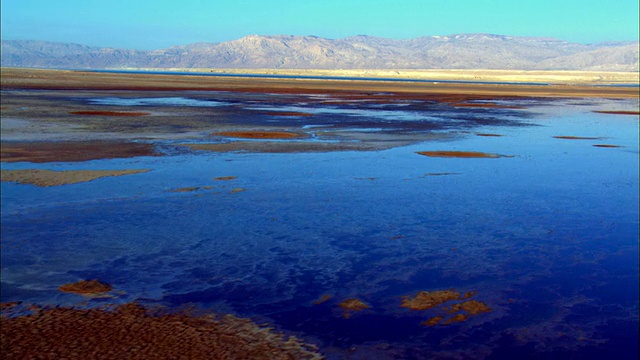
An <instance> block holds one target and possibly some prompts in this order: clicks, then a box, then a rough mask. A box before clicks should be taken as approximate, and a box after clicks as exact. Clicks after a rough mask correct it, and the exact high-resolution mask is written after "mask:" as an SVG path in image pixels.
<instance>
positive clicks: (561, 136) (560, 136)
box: [553, 135, 602, 140]
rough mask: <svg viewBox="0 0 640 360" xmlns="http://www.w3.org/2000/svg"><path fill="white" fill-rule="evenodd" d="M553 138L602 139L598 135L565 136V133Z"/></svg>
mask: <svg viewBox="0 0 640 360" xmlns="http://www.w3.org/2000/svg"><path fill="white" fill-rule="evenodd" d="M553 138H554V139H563V140H601V139H602V138H600V137H584V136H565V135H559V136H554V137H553Z"/></svg>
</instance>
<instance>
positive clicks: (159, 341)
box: [1, 304, 322, 360]
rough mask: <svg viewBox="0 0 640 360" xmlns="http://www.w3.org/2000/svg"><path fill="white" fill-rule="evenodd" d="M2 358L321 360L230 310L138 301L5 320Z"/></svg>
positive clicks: (309, 350)
mask: <svg viewBox="0 0 640 360" xmlns="http://www.w3.org/2000/svg"><path fill="white" fill-rule="evenodd" d="M1 335H2V336H1V345H2V353H3V354H2V355H3V356H2V357H3V359H7V360H10V359H36V358H48V359H178V358H180V359H321V358H322V355H321V354H319V353H318V352H317V348H316V347H315V346H313V345H309V344H305V343H303V342H302V341H300V340H299V339H297V338H295V337H289V338H285V337H284V336H283V335H282V334H277V333H274V332H273V331H271V330H270V329H267V328H261V327H259V326H257V325H256V324H255V323H253V322H251V321H249V320H246V319H240V318H237V317H234V316H231V315H226V316H224V317H221V318H215V317H214V316H212V315H208V316H200V317H196V316H190V315H188V314H180V313H178V314H166V313H165V314H157V313H156V314H153V313H151V312H150V311H148V310H147V309H145V308H143V307H141V306H140V305H137V304H125V305H122V306H119V307H117V308H115V309H113V310H111V311H109V310H105V309H89V310H81V309H72V308H54V309H45V310H40V311H37V312H36V313H35V314H33V315H28V316H19V317H10V318H3V319H2V327H1Z"/></svg>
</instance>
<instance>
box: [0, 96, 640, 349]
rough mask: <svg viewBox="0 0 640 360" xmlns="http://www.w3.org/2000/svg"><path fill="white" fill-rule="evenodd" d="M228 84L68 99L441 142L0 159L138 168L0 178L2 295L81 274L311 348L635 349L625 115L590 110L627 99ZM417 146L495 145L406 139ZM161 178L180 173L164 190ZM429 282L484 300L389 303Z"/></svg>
mask: <svg viewBox="0 0 640 360" xmlns="http://www.w3.org/2000/svg"><path fill="white" fill-rule="evenodd" d="M229 96H231V95H224V94H219V96H218V95H215V94H213V95H211V96H210V97H209V98H208V99H206V100H203V99H197V98H195V97H192V96H190V95H189V93H185V94H184V96H180V97H170V98H151V99H150V98H145V97H139V98H136V97H132V96H128V97H118V96H105V97H103V98H93V99H85V100H86V101H87V102H88V103H90V102H92V103H94V104H97V103H99V104H102V105H112V106H119V107H122V106H127V107H135V108H136V109H138V108H139V107H144V106H158V105H163V106H177V107H185V106H186V107H203V108H205V107H225V106H226V107H229V106H235V107H243V108H246V109H250V110H252V111H256V110H259V111H261V112H263V113H264V112H268V111H270V110H274V111H304V112H309V113H312V114H314V116H313V117H309V118H304V119H302V118H301V119H290V118H287V119H281V120H280V121H281V122H282V123H284V122H287V125H291V123H292V122H297V125H298V126H301V127H302V126H306V127H307V128H313V127H314V126H341V125H344V124H346V125H345V126H346V127H351V128H354V129H361V130H362V129H373V130H371V131H379V130H384V131H387V132H390V133H393V131H395V130H398V129H400V130H404V131H407V130H411V131H414V130H415V131H436V132H447V133H448V134H449V135H451V136H448V137H446V138H443V139H441V140H438V141H425V142H418V143H414V144H412V145H408V146H401V147H396V148H392V149H388V150H380V151H363V152H355V151H344V152H328V153H284V154H268V153H242V152H232V153H214V152H191V153H185V152H180V151H178V152H173V153H170V154H168V155H167V156H164V157H153V158H151V157H149V158H147V157H141V158H134V159H124V160H123V159H111V160H95V161H89V162H84V163H50V164H31V163H11V164H8V163H7V164H3V169H26V168H29V169H34V168H41V169H52V170H67V169H143V168H149V169H151V170H152V171H150V172H148V173H143V174H137V175H132V176H123V177H113V178H104V179H99V180H95V181H92V182H87V183H81V184H75V185H65V186H57V187H49V188H40V187H35V186H31V185H18V184H14V183H2V255H1V256H2V301H18V300H19V301H24V302H28V303H38V304H51V305H54V304H55V305H77V304H78V303H79V302H80V301H81V300H82V299H79V298H80V297H79V296H77V295H73V294H65V293H61V292H59V291H58V290H57V287H58V286H59V285H60V284H64V283H69V282H75V281H78V280H79V279H94V278H96V279H101V280H102V281H104V282H107V283H110V284H112V285H113V286H114V288H116V289H117V290H121V291H123V294H121V295H119V297H118V298H116V299H107V300H100V299H95V300H91V301H90V305H91V304H92V305H100V304H102V303H105V302H109V303H124V302H128V301H132V300H138V301H142V302H144V303H148V304H162V305H165V306H170V307H179V306H182V305H185V304H196V305H197V306H198V307H200V308H203V309H209V310H213V311H217V312H229V313H234V314H237V315H240V316H244V317H250V318H252V319H254V320H256V321H257V322H259V323H269V324H271V325H272V326H274V327H275V328H276V329H278V330H280V331H284V332H286V333H289V334H295V335H296V336H298V337H301V338H303V339H305V340H306V341H309V342H312V343H316V344H318V345H319V346H320V348H321V351H323V352H324V353H326V354H327V356H328V357H329V358H336V359H339V358H362V359H367V358H369V359H370V358H381V359H385V358H406V359H411V358H444V359H449V358H451V359H456V358H461V359H466V358H472V359H474V358H477V359H542V358H546V359H552V358H553V359H555V358H558V359H560V358H574V359H602V358H607V357H608V358H612V359H613V358H616V359H635V358H637V356H638V117H637V116H622V115H608V114H598V113H593V112H592V110H601V109H611V108H630V109H633V108H634V107H635V108H636V109H637V100H599V99H596V100H571V99H569V100H553V101H551V100H520V101H514V103H517V104H518V105H526V106H528V109H525V110H517V111H516V110H509V109H484V108H460V109H458V110H451V109H449V110H446V111H445V110H442V111H439V110H437V109H435V110H433V109H432V110H430V111H423V110H421V109H420V108H417V107H416V106H415V105H412V104H410V103H405V104H403V105H402V106H395V107H393V106H392V105H389V106H384V107H382V108H376V106H365V105H358V104H355V105H354V103H351V104H348V106H347V105H344V106H340V105H335V104H333V105H331V106H326V107H322V106H317V105H314V107H310V106H309V105H305V104H304V102H302V104H301V103H300V101H297V102H294V103H291V102H289V103H285V104H282V103H281V102H274V103H273V104H271V105H269V104H267V105H265V103H264V102H261V103H255V102H252V99H250V98H246V99H238V98H237V97H238V95H234V96H236V98H233V99H230V98H229ZM247 96H248V95H247ZM273 96H274V97H276V95H273ZM118 99H120V100H118ZM298 100H299V99H298ZM507 103H508V102H507ZM480 113H481V114H485V115H483V116H484V117H483V118H482V119H484V120H482V121H476V122H474V123H473V124H469V123H468V122H466V120H465V119H467V118H468V117H469V116H470V114H480ZM260 119H262V121H267V120H266V119H267V117H266V115H263V118H255V117H254V118H251V121H256V122H259V121H260ZM268 119H269V121H279V120H278V119H277V118H276V119H274V117H269V118H268ZM489 120H490V121H489ZM247 121H249V120H247ZM420 124H422V125H420ZM476 132H480V133H495V134H500V135H503V136H501V137H485V136H477V135H476ZM553 136H582V137H598V138H602V139H599V140H562V139H557V138H554V137H553ZM158 142H160V143H161V142H162V141H158ZM170 143H171V142H170V141H167V144H168V145H170ZM594 144H613V145H619V146H621V147H619V148H599V147H594V146H592V145H594ZM431 150H457V151H482V152H487V153H497V154H503V155H510V156H512V157H502V158H496V159H483V158H480V159H460V158H432V157H426V156H421V155H418V154H416V152H417V151H431ZM220 176H236V177H237V178H236V179H234V180H229V181H215V180H213V178H215V177H220ZM206 186H213V188H208V189H205V188H204V187H206ZM181 187H201V188H200V189H199V190H196V191H192V192H183V193H178V192H171V190H172V189H176V188H181ZM234 189H236V191H234ZM237 189H242V190H243V191H237ZM446 289H455V290H456V291H460V292H461V293H465V292H475V293H474V295H473V296H472V299H474V300H477V301H481V302H483V303H485V304H486V305H487V306H488V307H489V308H491V312H487V313H481V314H478V315H475V316H469V318H468V319H467V320H466V321H463V322H456V323H451V324H448V325H445V324H439V325H436V326H425V325H421V323H422V322H424V321H425V320H427V319H430V318H433V317H435V316H444V317H445V318H447V317H451V316H452V315H450V314H448V313H447V311H446V310H443V309H442V307H438V308H434V309H430V310H425V311H411V310H408V309H405V308H402V307H400V304H401V302H402V299H403V297H404V296H414V295H415V294H416V293H418V292H419V291H433V290H446ZM324 295H327V296H325V299H326V298H328V300H327V301H324V302H322V303H320V304H314V302H318V301H317V300H318V299H321V298H322V297H323V296H324ZM351 298H357V299H360V300H362V301H363V302H365V303H366V304H368V305H369V306H370V308H369V309H366V310H363V311H360V312H351V313H347V314H345V313H344V312H343V310H342V309H340V307H339V305H338V304H339V303H340V302H342V301H344V300H346V299H351ZM445 305H447V304H445ZM345 315H348V316H345Z"/></svg>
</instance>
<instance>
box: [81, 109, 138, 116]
mask: <svg viewBox="0 0 640 360" xmlns="http://www.w3.org/2000/svg"><path fill="white" fill-rule="evenodd" d="M69 114H72V115H92V116H145V115H150V114H149V113H148V112H135V111H105V110H81V111H69Z"/></svg>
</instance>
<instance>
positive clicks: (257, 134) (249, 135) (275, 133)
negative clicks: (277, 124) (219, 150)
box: [212, 131, 307, 139]
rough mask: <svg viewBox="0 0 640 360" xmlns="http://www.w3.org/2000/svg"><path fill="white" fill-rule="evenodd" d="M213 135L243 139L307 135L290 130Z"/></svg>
mask: <svg viewBox="0 0 640 360" xmlns="http://www.w3.org/2000/svg"><path fill="white" fill-rule="evenodd" d="M212 135H216V136H226V137H232V138H241V139H297V138H304V137H307V136H306V135H305V134H300V133H295V132H288V131H222V132H217V133H213V134H212Z"/></svg>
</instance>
